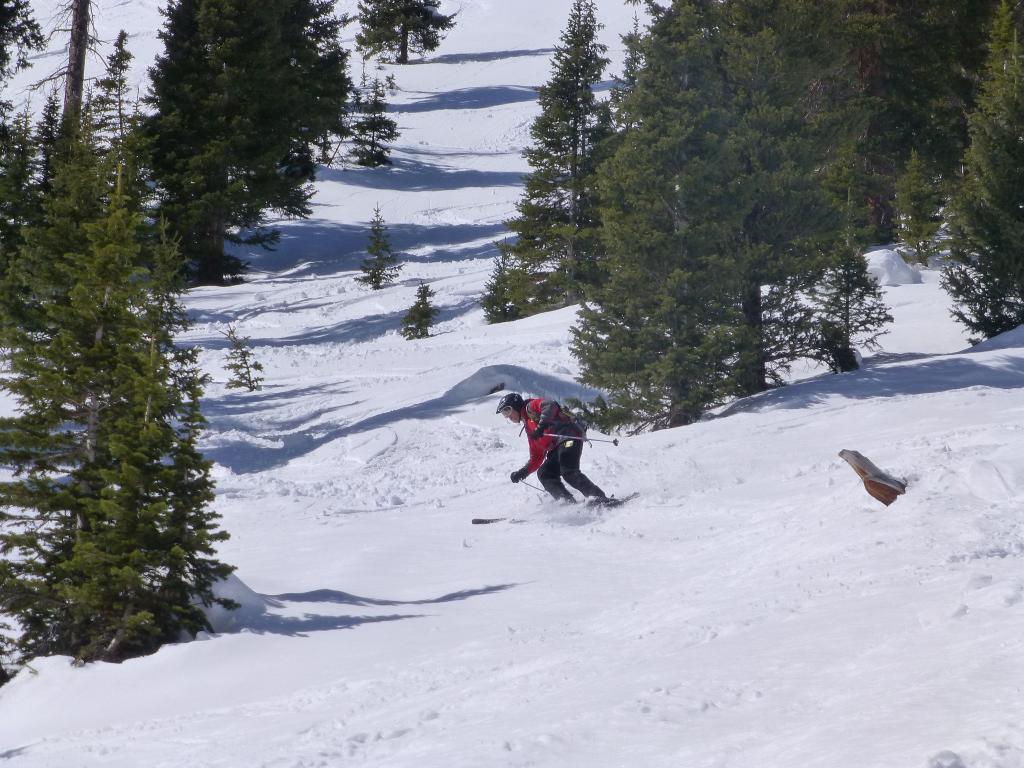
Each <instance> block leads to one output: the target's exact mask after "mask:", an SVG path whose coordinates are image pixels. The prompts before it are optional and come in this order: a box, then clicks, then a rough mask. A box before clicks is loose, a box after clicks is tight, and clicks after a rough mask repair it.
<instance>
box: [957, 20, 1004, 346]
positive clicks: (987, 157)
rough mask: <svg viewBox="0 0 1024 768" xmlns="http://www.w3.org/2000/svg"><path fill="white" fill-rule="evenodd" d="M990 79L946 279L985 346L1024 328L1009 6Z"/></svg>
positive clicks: (995, 38)
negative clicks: (986, 343) (985, 343)
mask: <svg viewBox="0 0 1024 768" xmlns="http://www.w3.org/2000/svg"><path fill="white" fill-rule="evenodd" d="M987 71H988V76H987V79H986V81H985V83H984V85H983V88H982V95H981V97H980V99H979V102H978V109H977V111H975V112H974V113H973V114H972V115H971V120H970V126H971V147H970V149H969V150H968V152H967V156H966V166H967V175H966V178H965V179H964V182H963V185H962V188H961V189H960V190H959V192H958V193H957V195H956V197H955V199H954V201H953V205H952V208H953V216H952V220H951V224H950V232H951V237H952V239H951V256H952V258H953V260H954V263H953V264H952V265H951V266H950V267H949V269H948V270H947V271H946V272H945V274H944V276H943V283H944V285H945V287H946V289H947V290H948V291H949V293H950V294H951V295H952V297H953V300H954V302H955V306H954V309H953V316H954V317H955V318H956V319H957V320H959V321H960V322H961V323H963V324H964V325H965V326H966V327H967V328H968V330H970V331H971V332H972V333H975V334H979V335H980V336H981V337H982V338H991V337H992V336H995V335H997V334H999V333H1002V332H1004V331H1008V330H1011V329H1012V328H1016V327H1017V326H1018V325H1020V324H1021V323H1024V209H1022V207H1021V201H1022V200H1024V143H1022V142H1021V138H1020V127H1021V125H1024V50H1022V47H1021V42H1020V33H1019V27H1018V26H1017V24H1016V23H1015V20H1014V12H1013V6H1012V4H1011V3H1010V2H1009V0H1003V2H1002V3H1001V4H1000V6H999V10H998V12H997V14H996V19H995V23H994V25H993V30H992V35H991V42H990V55H989V63H988V70H987Z"/></svg>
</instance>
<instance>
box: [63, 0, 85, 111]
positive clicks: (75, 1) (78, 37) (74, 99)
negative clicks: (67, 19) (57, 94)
mask: <svg viewBox="0 0 1024 768" xmlns="http://www.w3.org/2000/svg"><path fill="white" fill-rule="evenodd" d="M69 10H70V11H71V41H70V42H69V43H68V72H67V77H66V78H65V80H64V118H65V119H68V118H70V117H71V116H72V115H78V114H79V113H80V112H81V111H82V95H83V93H84V91H85V54H86V53H87V52H88V50H89V0H72V2H71V5H70V6H69Z"/></svg>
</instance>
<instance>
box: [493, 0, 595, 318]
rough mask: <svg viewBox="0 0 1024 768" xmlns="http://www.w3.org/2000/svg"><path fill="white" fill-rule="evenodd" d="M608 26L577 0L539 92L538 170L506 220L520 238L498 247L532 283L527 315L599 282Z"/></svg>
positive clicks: (533, 153)
mask: <svg viewBox="0 0 1024 768" xmlns="http://www.w3.org/2000/svg"><path fill="white" fill-rule="evenodd" d="M600 28H601V27H600V25H599V24H598V23H597V19H596V16H595V10H594V2H593V0H574V2H573V4H572V8H571V10H570V12H569V22H568V24H567V26H566V29H565V30H564V31H563V32H562V37H561V43H560V45H559V46H557V47H556V49H555V55H554V60H553V70H554V71H553V73H552V76H551V79H550V80H549V81H548V82H547V83H546V84H545V85H543V86H541V88H540V89H539V91H538V99H537V100H538V103H539V105H540V110H541V113H540V115H538V116H537V118H536V120H534V122H533V125H532V127H531V128H530V135H531V136H532V138H533V146H532V147H531V148H530V149H527V150H526V152H525V153H524V154H525V156H526V159H527V162H529V164H530V167H531V168H532V169H533V170H532V172H531V173H530V175H529V176H527V177H526V180H525V187H526V189H525V191H524V193H523V197H522V199H521V200H520V201H519V203H518V204H517V206H516V209H517V212H518V216H517V217H516V218H514V219H512V220H511V221H508V222H506V225H507V226H508V228H509V229H510V230H512V231H513V232H514V233H515V234H516V235H517V240H516V241H515V242H514V243H512V244H511V245H509V244H506V243H502V244H500V245H499V246H498V247H499V249H500V250H502V251H504V252H505V253H506V254H507V255H508V256H509V257H510V258H511V260H512V261H513V262H514V263H515V265H516V267H517V270H516V271H515V272H514V273H510V274H516V275H517V276H519V277H521V278H523V279H525V281H526V283H525V285H523V286H522V287H520V288H519V289H518V290H517V292H519V293H521V294H523V295H524V296H525V298H526V304H524V305H522V306H519V307H517V311H518V313H519V314H521V315H531V314H535V313H537V312H541V311H544V310H547V309H551V308H553V307H560V306H565V305H568V304H572V303H575V302H577V301H579V300H580V298H581V297H582V295H583V294H584V293H585V289H586V286H588V285H594V284H596V283H597V282H599V275H598V271H597V261H598V255H599V252H600V246H599V243H598V227H599V225H600V220H599V216H598V211H597V201H596V192H595V189H594V185H595V179H596V167H597V161H598V147H599V144H600V143H601V141H602V140H604V139H605V138H606V137H607V136H608V134H609V133H610V115H609V112H608V107H607V104H606V103H604V102H599V101H598V100H597V99H596V98H595V96H594V90H593V88H594V85H596V84H597V82H598V81H599V80H600V78H601V73H602V71H603V70H604V67H605V65H606V64H607V63H608V59H606V58H605V57H604V52H605V46H604V45H601V44H600V43H598V42H597V32H598V30H599V29H600Z"/></svg>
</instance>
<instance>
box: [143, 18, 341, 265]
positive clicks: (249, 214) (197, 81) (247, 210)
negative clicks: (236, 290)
mask: <svg viewBox="0 0 1024 768" xmlns="http://www.w3.org/2000/svg"><path fill="white" fill-rule="evenodd" d="M332 14H333V4H332V3H331V2H330V1H329V0H258V1H257V0H172V2H170V3H169V4H168V7H167V9H166V10H165V12H164V15H165V17H166V23H165V26H164V28H163V29H162V30H161V32H160V38H161V40H162V41H163V43H164V46H165V47H164V51H163V53H162V54H161V55H160V56H159V57H158V59H157V61H156V64H155V65H154V66H153V67H152V68H151V70H150V76H151V78H152V85H151V90H150V93H149V95H148V97H147V101H148V103H149V105H150V106H151V107H152V109H153V114H152V116H151V118H150V119H149V120H148V123H147V134H148V137H149V142H150V146H151V148H152V157H153V173H154V176H155V179H156V182H157V185H158V187H159V191H160V194H161V197H162V200H161V206H160V211H161V213H162V215H163V216H164V217H165V218H166V219H167V221H168V222H169V223H170V225H171V227H172V230H173V232H174V233H175V234H176V235H177V236H178V237H179V238H180V241H181V248H182V251H183V253H184V255H185V256H186V258H187V259H188V261H189V262H190V264H191V274H192V276H193V277H194V279H196V280H197V281H199V282H204V283H217V282H223V281H225V280H230V279H233V278H235V277H236V276H237V275H238V274H239V273H240V272H241V270H242V266H243V265H242V263H241V261H240V260H239V259H238V258H237V257H235V256H232V255H230V254H227V253H225V245H226V243H236V244H237V243H246V244H254V245H268V244H271V243H273V242H275V241H276V240H277V238H278V236H279V233H278V232H277V230H274V229H272V228H268V227H267V226H266V217H267V212H268V211H275V212H277V213H279V214H281V215H284V216H307V215H308V214H309V210H310V209H309V204H308V200H309V197H310V195H311V194H312V188H311V186H310V184H309V182H310V181H312V180H313V178H314V170H315V165H314V151H315V149H317V148H319V147H321V146H322V144H323V143H324V141H325V137H328V136H331V135H339V134H340V132H341V131H342V130H343V113H344V109H345V104H346V101H347V99H348V94H349V89H350V82H349V79H348V76H347V74H346V55H345V52H344V51H343V50H342V49H341V47H340V42H339V35H340V30H341V22H340V21H339V20H338V19H336V18H335V17H334V16H333V15H332Z"/></svg>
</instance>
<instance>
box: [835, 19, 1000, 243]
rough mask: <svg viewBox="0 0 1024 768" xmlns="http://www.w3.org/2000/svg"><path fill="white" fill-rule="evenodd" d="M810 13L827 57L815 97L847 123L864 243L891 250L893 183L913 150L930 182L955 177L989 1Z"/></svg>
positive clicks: (980, 58) (964, 143)
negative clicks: (866, 235)
mask: <svg viewBox="0 0 1024 768" xmlns="http://www.w3.org/2000/svg"><path fill="white" fill-rule="evenodd" d="M816 4H817V5H818V7H819V8H820V13H821V14H822V15H823V18H824V21H825V24H824V26H822V28H821V31H822V39H824V40H827V41H828V44H829V47H830V49H831V50H832V52H833V62H830V63H829V64H828V65H826V66H823V67H822V70H821V72H822V76H821V84H820V87H819V92H820V93H822V94H824V95H825V97H826V98H829V99H831V101H832V103H833V105H834V107H835V108H836V109H837V110H841V111H842V113H843V114H844V115H845V116H846V117H845V120H844V123H845V125H846V128H847V130H846V132H845V136H844V137H843V139H842V141H843V142H844V143H845V144H846V145H847V146H849V147H850V148H851V149H852V150H853V152H854V154H855V156H856V158H857V160H858V162H859V164H860V168H859V174H858V176H859V179H860V180H861V181H862V183H863V186H861V187H859V188H858V189H857V190H856V191H857V198H858V201H859V203H860V204H861V205H863V206H864V208H865V215H866V217H867V220H868V222H869V223H870V225H871V229H872V231H871V235H870V239H871V241H872V242H876V243H877V242H891V241H892V240H893V239H894V237H895V235H896V227H897V221H896V216H895V208H894V200H895V183H896V179H897V176H898V173H899V171H900V169H901V168H903V167H904V166H905V164H906V162H907V160H908V158H909V157H910V152H911V149H912V148H916V149H917V150H918V151H919V152H920V155H921V159H922V162H923V163H924V165H925V167H926V168H927V169H928V173H929V174H930V175H935V176H941V177H943V178H951V177H952V176H953V174H954V173H955V172H956V171H957V170H958V169H957V165H958V163H959V161H960V158H961V157H962V156H963V152H964V149H965V148H966V146H967V125H966V116H967V113H968V112H969V110H970V109H971V106H972V104H973V101H974V98H975V89H976V81H977V75H978V70H979V67H980V66H981V64H982V62H983V58H984V45H983V44H984V32H985V28H986V24H987V20H988V19H989V18H990V16H991V13H992V10H993V9H994V7H995V4H996V0H932V1H931V2H929V3H927V4H925V5H922V4H921V3H919V2H917V1H916V0H886V2H876V1H875V0H827V1H826V2H822V3H816Z"/></svg>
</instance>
